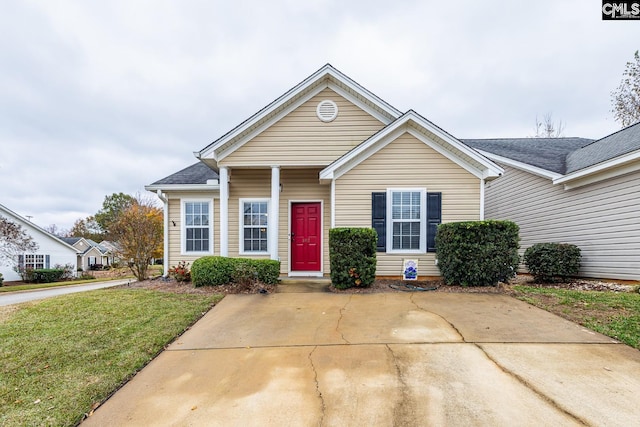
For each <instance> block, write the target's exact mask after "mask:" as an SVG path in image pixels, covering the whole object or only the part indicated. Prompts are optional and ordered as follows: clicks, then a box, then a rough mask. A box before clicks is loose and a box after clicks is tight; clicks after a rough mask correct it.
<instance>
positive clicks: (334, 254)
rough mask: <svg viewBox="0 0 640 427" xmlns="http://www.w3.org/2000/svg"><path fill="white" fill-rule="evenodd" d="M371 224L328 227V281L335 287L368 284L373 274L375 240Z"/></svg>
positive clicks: (374, 266) (374, 276)
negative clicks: (369, 226)
mask: <svg viewBox="0 0 640 427" xmlns="http://www.w3.org/2000/svg"><path fill="white" fill-rule="evenodd" d="M377 241H378V233H377V232H376V231H375V230H374V229H373V228H332V229H331V230H329V262H330V264H331V282H332V283H333V286H335V287H336V288H338V289H347V288H351V287H353V286H361V287H368V286H371V284H372V283H373V281H374V280H375V278H376V242H377Z"/></svg>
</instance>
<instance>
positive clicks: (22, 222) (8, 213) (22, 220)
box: [0, 204, 78, 253]
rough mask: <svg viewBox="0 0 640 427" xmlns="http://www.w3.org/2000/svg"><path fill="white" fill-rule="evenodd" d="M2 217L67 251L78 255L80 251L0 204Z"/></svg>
mask: <svg viewBox="0 0 640 427" xmlns="http://www.w3.org/2000/svg"><path fill="white" fill-rule="evenodd" d="M0 216H4V217H7V218H8V219H9V220H12V221H15V222H17V223H18V224H20V225H22V226H23V227H27V228H32V229H33V230H34V231H36V232H37V233H39V234H41V235H42V236H44V237H46V238H48V239H51V240H53V241H55V242H56V243H58V244H60V245H61V246H63V247H65V248H66V249H70V250H72V251H73V252H74V253H78V250H77V249H76V248H74V247H73V246H71V245H70V244H68V243H67V242H65V241H63V240H62V239H60V238H59V237H58V236H56V235H53V234H51V233H49V232H48V231H46V230H44V229H43V228H41V227H39V226H37V225H36V224H34V223H32V222H31V221H28V220H27V219H25V218H23V217H21V216H20V215H18V214H17V213H15V212H13V211H12V210H10V209H9V208H7V207H5V206H3V205H1V204H0ZM32 237H33V236H32Z"/></svg>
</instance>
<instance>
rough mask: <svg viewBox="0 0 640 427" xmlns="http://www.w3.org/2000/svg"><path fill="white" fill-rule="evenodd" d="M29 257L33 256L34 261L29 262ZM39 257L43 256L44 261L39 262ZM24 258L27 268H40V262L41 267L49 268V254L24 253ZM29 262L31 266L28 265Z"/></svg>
mask: <svg viewBox="0 0 640 427" xmlns="http://www.w3.org/2000/svg"><path fill="white" fill-rule="evenodd" d="M27 257H33V261H32V262H29V263H28V262H27ZM39 257H42V263H40V262H39ZM22 259H23V260H24V265H23V267H24V268H25V269H27V268H30V269H32V270H38V269H39V267H38V264H42V267H41V268H47V256H46V255H44V254H24V256H23V258H22ZM27 264H29V266H27Z"/></svg>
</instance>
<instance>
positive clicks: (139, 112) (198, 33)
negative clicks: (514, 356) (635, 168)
mask: <svg viewBox="0 0 640 427" xmlns="http://www.w3.org/2000/svg"><path fill="white" fill-rule="evenodd" d="M3 8H4V9H3V13H2V15H0V26H2V28H3V37H2V38H1V39H0V61H2V63H3V67H1V68H0V81H2V82H3V84H2V86H1V87H0V203H3V204H5V205H6V206H7V207H9V208H10V209H12V210H14V211H16V212H18V213H21V214H23V215H33V216H34V221H36V223H38V224H40V225H45V226H46V225H48V224H50V223H56V224H57V225H59V226H61V227H64V228H68V227H70V226H71V224H72V223H73V221H74V220H75V219H77V218H80V217H83V216H87V215H90V214H93V213H95V212H96V211H97V210H98V209H99V208H100V206H101V204H102V201H103V199H104V196H105V195H108V194H111V193H114V192H121V191H122V192H126V193H135V192H136V191H141V190H142V188H143V186H144V185H145V184H149V183H151V182H153V181H156V180H158V179H160V178H162V177H164V176H166V175H169V174H171V173H173V172H175V171H177V170H179V169H181V168H183V167H185V166H187V165H189V164H191V163H192V162H194V161H195V159H194V158H193V155H192V152H193V151H196V150H199V149H201V148H203V147H204V146H206V145H207V144H209V143H210V142H211V141H213V140H215V139H216V138H218V137H219V136H221V135H222V134H224V133H225V132H227V131H228V130H230V129H231V128H233V127H235V126H236V125H237V124H239V123H240V122H241V121H243V120H244V119H246V118H247V117H249V116H251V115H252V114H253V113H255V112H256V111H258V110H259V109H260V108H262V107H264V106H265V105H266V104H268V103H269V102H271V101H273V100H274V99H275V98H277V97H278V96H280V95H281V94H282V93H284V92H285V91H286V90H288V89H290V88H291V87H293V86H294V85H295V84H297V83H298V82H300V81H301V80H303V79H304V78H306V77H307V76H308V75H309V74H311V73H312V72H314V71H315V70H317V69H318V68H320V67H321V66H322V65H324V64H325V63H327V62H331V63H332V65H334V66H335V67H337V68H338V69H340V70H341V71H343V72H344V73H346V74H347V75H349V76H350V77H352V78H353V79H354V80H356V81H357V82H359V83H360V84H362V85H363V86H365V87H366V88H367V89H369V90H371V91H372V92H374V93H375V94H377V95H378V96H380V97H382V98H383V99H385V100H386V101H387V102H389V103H390V104H392V105H394V106H396V107H397V108H399V109H401V110H407V109H410V108H411V109H414V110H416V111H417V112H418V113H420V114H422V115H424V116H425V117H427V118H428V119H430V120H432V121H433V122H434V123H436V124H437V125H439V126H441V127H443V128H444V129H445V130H447V131H448V132H450V133H451V134H453V135H455V136H458V137H466V138H468V137H491V136H494V137H505V136H528V135H530V134H531V133H532V132H533V123H534V120H535V116H536V114H537V115H542V114H545V113H547V112H552V113H553V115H554V117H555V118H556V119H559V120H563V121H564V122H565V124H566V131H565V133H566V134H567V135H571V136H584V137H593V138H595V137H601V136H604V135H606V134H608V133H610V132H613V131H615V130H616V129H617V128H618V126H617V124H616V123H614V122H613V120H612V119H611V114H610V112H609V109H610V100H609V93H610V91H611V90H613V89H614V88H615V87H616V86H617V84H618V83H619V81H620V78H621V74H622V71H623V69H624V65H625V63H626V61H629V60H631V59H632V55H633V52H634V51H635V50H637V49H638V48H639V46H638V44H637V40H640V27H638V26H637V25H629V24H633V23H627V22H615V21H613V22H604V21H602V20H601V19H600V9H599V5H597V4H595V3H593V4H592V3H589V2H587V3H585V2H583V1H579V0H571V1H563V2H554V1H551V0H545V1H540V2H533V3H522V2H511V3H509V2H507V3H505V2H503V1H496V0H490V1H484V2H478V1H471V0H463V1H458V2H454V3H451V2H448V3H447V2H436V1H417V0H402V1H397V2H395V3H389V2H388V1H381V0H373V1H364V0H359V1H350V2H343V1H339V0H319V1H313V2H301V1H295V0H281V1H274V2H263V1H239V2H228V1H207V0H198V1H190V2H177V1H170V0H164V1H136V2H128V1H123V0H117V1H109V2H104V1H97V0H89V1H83V2H77V1H64V0H59V1H56V2H39V1H30V2H9V3H8V4H5V5H3Z"/></svg>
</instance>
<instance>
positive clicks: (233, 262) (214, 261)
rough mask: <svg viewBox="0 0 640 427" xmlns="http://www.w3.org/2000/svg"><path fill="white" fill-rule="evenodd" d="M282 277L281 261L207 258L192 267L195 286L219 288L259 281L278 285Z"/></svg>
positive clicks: (192, 278)
mask: <svg viewBox="0 0 640 427" xmlns="http://www.w3.org/2000/svg"><path fill="white" fill-rule="evenodd" d="M279 277H280V261H275V260H271V259H249V258H229V257H221V256H205V257H202V258H198V259H197V260H195V261H194V262H193V265H192V266H191V281H192V282H193V284H194V286H196V287H198V286H219V285H226V284H227V283H231V282H242V283H245V284H246V283H248V282H252V281H254V280H258V281H260V282H262V283H265V284H270V285H271V284H276V283H278V281H279Z"/></svg>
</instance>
